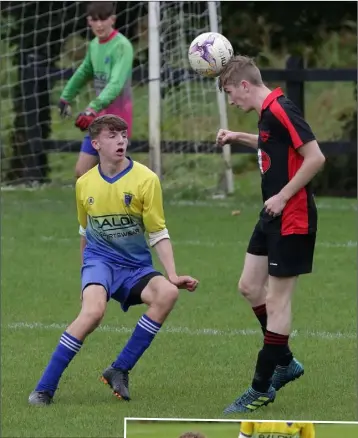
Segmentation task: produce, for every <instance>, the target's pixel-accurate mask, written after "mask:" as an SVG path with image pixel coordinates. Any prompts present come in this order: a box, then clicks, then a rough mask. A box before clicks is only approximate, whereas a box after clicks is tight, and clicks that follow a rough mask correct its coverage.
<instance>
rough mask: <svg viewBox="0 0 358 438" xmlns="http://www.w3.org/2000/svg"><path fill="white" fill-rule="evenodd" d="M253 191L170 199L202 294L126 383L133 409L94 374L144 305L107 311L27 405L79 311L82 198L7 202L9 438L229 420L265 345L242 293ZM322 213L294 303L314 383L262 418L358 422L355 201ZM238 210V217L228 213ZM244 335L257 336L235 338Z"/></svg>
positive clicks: (186, 260)
mask: <svg viewBox="0 0 358 438" xmlns="http://www.w3.org/2000/svg"><path fill="white" fill-rule="evenodd" d="M256 181H257V172H256V171H255V172H254V173H253V177H251V176H250V174H245V175H244V176H243V177H242V180H241V181H240V184H241V185H242V186H241V187H242V191H241V193H240V197H238V198H237V199H236V200H234V199H227V200H225V201H213V200H212V201H206V202H200V203H194V204H192V205H191V204H190V203H175V202H171V201H172V199H171V197H170V196H168V195H167V194H166V195H165V199H166V216H167V223H168V227H169V230H170V233H171V236H172V240H173V244H174V249H175V255H176V262H177V266H178V271H179V272H182V273H189V274H192V275H194V276H197V277H198V278H199V279H200V281H201V284H200V288H199V289H198V291H197V292H196V293H195V294H189V293H187V292H182V293H181V297H180V299H179V301H178V303H177V305H176V307H175V309H174V311H173V312H172V314H171V315H170V318H169V320H168V322H167V324H166V326H165V328H164V330H163V331H162V332H161V333H160V334H159V335H158V337H157V339H156V340H155V342H154V343H153V345H152V347H151V348H150V349H149V350H148V351H147V352H146V353H145V356H144V357H143V359H142V360H141V361H140V362H139V363H138V365H137V366H136V368H135V369H134V371H133V372H132V374H131V393H132V397H133V400H132V401H131V402H130V403H121V402H120V401H118V400H117V399H116V398H115V397H113V396H112V395H111V394H110V392H109V390H108V388H106V387H105V386H103V385H102V384H101V383H100V382H99V376H100V374H101V371H102V370H103V369H104V368H105V367H106V366H107V365H108V364H110V363H111V362H112V361H113V359H114V358H115V356H116V355H117V353H118V352H119V351H120V349H121V348H122V347H123V346H124V343H125V342H126V340H127V339H128V336H129V332H128V331H130V330H131V329H132V328H133V327H134V325H135V324H136V322H137V320H138V318H139V317H140V315H141V314H142V313H143V311H144V307H135V308H133V309H131V310H130V311H129V312H128V314H123V313H122V312H121V310H120V307H119V306H118V305H117V304H116V303H112V302H111V303H110V304H109V308H108V313H107V315H106V317H105V319H104V321H103V326H102V329H101V330H98V331H96V332H95V333H94V334H93V335H91V336H90V338H89V339H88V340H87V341H86V344H85V346H84V348H83V349H82V351H81V353H80V355H79V357H77V358H76V359H75V360H74V362H73V363H72V364H71V366H70V368H69V369H68V370H67V371H66V373H65V374H64V376H63V380H62V382H61V384H60V388H59V391H58V393H57V394H56V398H55V404H54V405H53V406H51V407H50V408H48V409H45V410H42V409H40V410H39V409H33V408H31V407H29V406H28V405H27V397H28V395H29V393H30V392H31V390H32V389H33V388H34V386H35V385H36V382H37V380H38V379H39V377H40V375H41V373H42V371H43V369H44V367H45V366H46V363H47V361H48V360H49V358H50V355H51V354H52V351H53V349H54V347H55V346H56V344H57V342H58V339H59V337H60V335H61V333H62V331H63V330H64V328H65V327H66V324H68V323H70V322H71V321H72V320H73V318H74V317H75V316H76V314H77V312H78V311H79V307H80V302H79V288H80V276H79V275H80V272H79V268H80V266H79V242H78V241H79V239H78V235H77V221H76V212H75V202H74V190H73V188H42V189H40V190H33V191H31V190H23V191H21V190H7V191H5V190H4V191H3V192H2V209H1V211H2V237H1V238H2V295H1V329H2V330H1V342H2V357H1V360H2V362H1V365H2V418H1V424H2V436H4V437H25V436H26V437H33V436H36V437H80V436H81V437H83V436H88V437H90V436H91V437H114V436H121V434H122V430H123V418H124V417H152V418H158V417H160V418H163V417H170V418H173V417H175V418H221V417H222V411H223V409H224V407H226V406H227V405H228V404H229V403H231V402H232V401H233V400H234V399H235V398H236V397H237V396H238V395H239V394H240V393H241V391H243V390H245V389H246V387H247V386H248V384H249V383H250V381H251V378H252V374H253V366H254V363H255V360H256V356H257V352H258V350H259V348H260V345H261V335H260V333H259V327H258V323H257V322H256V320H255V318H254V317H253V315H252V311H251V310H250V308H249V306H248V305H247V303H246V302H245V301H244V299H243V298H242V297H239V296H238V295H237V292H236V282H237V279H238V276H239V273H240V270H241V268H242V265H243V257H244V253H245V250H246V245H247V241H248V239H249V237H250V233H251V231H252V228H253V225H254V224H255V221H256V219H257V213H258V210H259V206H260V201H259V195H258V187H257V186H256V187H255V189H253V187H254V185H255V183H256ZM319 205H321V207H320V222H319V230H320V231H319V235H318V244H317V250H316V257H315V269H314V274H312V275H309V276H304V277H302V278H301V279H300V281H299V287H298V290H297V293H296V295H295V299H294V324H293V328H294V329H295V330H297V332H298V335H297V336H295V337H293V339H292V341H291V344H292V348H293V350H294V353H295V354H296V356H297V357H298V358H299V359H300V360H302V362H303V363H304V365H305V367H306V373H305V376H304V377H303V378H302V379H300V380H299V381H298V382H295V383H294V384H292V385H290V386H288V387H287V388H285V389H284V390H282V392H280V393H279V395H278V397H277V400H276V401H275V403H274V404H272V405H270V406H269V407H268V408H265V409H263V410H260V411H258V412H257V414H255V418H257V419H282V420H285V419H287V418H294V419H295V420H308V421H309V420H327V421H332V420H356V419H357V417H356V415H357V393H356V363H357V349H356V347H357V345H356V294H355V291H356V278H357V275H356V234H355V231H354V230H355V224H356V211H355V208H356V203H355V202H354V201H353V200H352V201H351V200H344V199H319ZM236 209H240V210H241V215H240V216H232V214H231V212H232V210H236ZM342 221H344V224H343V223H342ZM19 323H20V325H19ZM121 327H124V329H121ZM178 328H181V330H178ZM170 329H172V330H170ZM206 329H209V330H206ZM246 329H254V330H257V333H256V334H252V335H250V334H248V335H243V334H242V333H241V334H240V333H239V334H235V333H234V331H235V330H246ZM214 330H217V331H216V332H215V331H214ZM243 417H244V416H242V415H241V416H240V418H243ZM229 418H235V416H232V417H229ZM236 418H237V417H236Z"/></svg>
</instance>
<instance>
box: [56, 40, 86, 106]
mask: <svg viewBox="0 0 358 438" xmlns="http://www.w3.org/2000/svg"><path fill="white" fill-rule="evenodd" d="M92 77H93V68H92V63H91V55H90V49H88V51H87V54H86V57H85V59H84V60H83V62H82V64H81V65H80V66H79V67H78V69H77V70H76V71H75V73H74V74H73V76H72V77H71V79H70V80H69V81H68V82H67V84H66V86H65V88H64V89H63V91H62V94H61V97H60V101H62V102H64V103H67V104H68V103H71V102H72V101H73V100H74V98H75V97H76V96H77V94H78V93H79V92H80V91H81V89H82V88H83V87H84V85H85V84H86V82H87V81H88V80H89V79H91V78H92Z"/></svg>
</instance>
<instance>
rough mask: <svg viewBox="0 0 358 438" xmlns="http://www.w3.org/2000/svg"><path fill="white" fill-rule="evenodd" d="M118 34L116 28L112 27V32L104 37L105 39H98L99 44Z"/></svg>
mask: <svg viewBox="0 0 358 438" xmlns="http://www.w3.org/2000/svg"><path fill="white" fill-rule="evenodd" d="M117 34H118V30H116V29H113V30H112V32H111V33H110V35H109V37H108V38H106V39H105V40H100V39H99V40H98V41H99V43H100V44H105V43H108V41H111V40H113V38H114V37H115V36H116V35H117Z"/></svg>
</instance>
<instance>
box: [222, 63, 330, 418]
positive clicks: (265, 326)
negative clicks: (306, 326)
mask: <svg viewBox="0 0 358 438" xmlns="http://www.w3.org/2000/svg"><path fill="white" fill-rule="evenodd" d="M219 87H220V89H222V90H224V92H225V93H226V94H227V95H228V99H229V103H230V104H231V105H235V106H237V107H239V108H241V109H242V110H243V111H244V112H246V113H248V112H250V111H252V110H255V111H256V112H257V114H258V115H259V123H258V127H259V134H258V135H256V134H249V133H245V132H231V131H228V130H220V131H219V132H218V134H217V144H218V145H221V146H223V145H225V144H226V143H232V142H240V143H243V144H246V145H247V146H250V147H252V148H254V149H257V154H258V164H259V168H260V172H261V177H262V180H261V181H262V182H261V189H262V198H263V204H264V205H263V209H262V210H261V212H260V215H259V219H258V222H257V224H256V226H255V228H254V231H253V234H252V236H251V239H250V241H249V245H248V249H247V253H246V257H245V263H244V268H243V272H242V274H241V278H240V281H239V290H240V291H241V292H242V294H243V295H244V297H245V298H246V299H247V300H248V301H249V303H250V304H251V306H252V308H253V311H254V313H255V314H256V316H257V318H258V320H259V321H260V324H261V326H262V330H263V332H264V345H263V348H262V349H261V351H260V352H259V354H258V358H257V363H256V369H255V374H254V378H253V381H252V385H251V386H250V387H249V389H248V390H247V391H246V392H245V393H244V394H243V395H242V396H240V397H239V398H238V399H237V400H236V401H235V402H234V403H233V404H232V405H230V406H229V407H228V408H227V409H226V410H225V413H231V412H252V411H254V410H256V409H258V408H260V407H261V406H263V405H266V404H268V403H270V402H273V401H274V399H275V397H276V391H277V390H279V389H280V388H282V387H283V386H284V385H285V384H287V383H288V382H291V381H293V380H295V379H296V378H298V377H300V376H301V375H302V374H303V371H304V370H303V367H302V365H301V364H300V363H299V362H298V361H297V360H296V359H295V358H294V357H293V355H292V352H291V351H290V348H289V345H288V340H289V334H290V329H291V299H292V295H293V291H294V289H295V286H296V282H297V278H298V276H299V275H301V274H308V273H310V272H311V271H312V264H313V254H314V248H315V240H316V230H317V210H316V206H315V201H314V197H313V193H312V188H311V184H310V182H311V180H312V178H313V177H314V176H315V175H316V173H317V172H318V171H319V170H320V169H321V167H322V166H323V164H324V161H325V158H324V156H323V154H322V152H321V150H320V148H319V146H318V144H317V141H316V139H315V136H314V135H313V133H312V130H311V128H310V127H309V125H308V124H307V122H306V121H305V120H304V119H303V117H302V115H301V113H300V111H299V109H298V108H297V107H296V106H295V105H294V104H293V103H292V102H291V101H290V100H289V99H287V98H286V97H285V96H284V94H283V92H282V91H281V89H280V88H277V89H275V90H273V91H271V90H270V89H269V88H267V87H266V86H265V85H264V84H263V82H262V78H261V73H260V70H259V69H258V67H257V66H256V65H255V63H254V61H253V60H252V59H250V58H248V57H245V56H235V57H234V58H233V59H231V60H230V61H229V63H228V65H227V67H226V68H225V70H224V71H223V72H222V73H221V75H220V77H219Z"/></svg>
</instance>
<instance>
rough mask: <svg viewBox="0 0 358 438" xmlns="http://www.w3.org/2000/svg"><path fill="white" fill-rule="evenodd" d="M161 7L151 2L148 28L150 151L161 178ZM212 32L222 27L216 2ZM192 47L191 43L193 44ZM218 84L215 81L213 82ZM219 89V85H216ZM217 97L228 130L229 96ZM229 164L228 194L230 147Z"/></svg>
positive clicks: (211, 6)
mask: <svg viewBox="0 0 358 438" xmlns="http://www.w3.org/2000/svg"><path fill="white" fill-rule="evenodd" d="M160 3H161V2H149V5H148V10H149V14H148V27H149V108H148V110H149V151H150V163H151V168H152V170H154V171H155V172H156V173H157V174H158V175H159V176H161V174H162V169H161V159H160V155H161V136H160V130H161V124H160V108H161V96H160V51H161V48H160V26H161V23H160ZM207 7H208V11H209V28H210V31H211V32H216V33H218V32H220V30H219V26H218V15H217V5H216V2H214V1H208V2H207ZM189 44H190V42H189ZM213 84H214V81H213ZM216 85H217V84H216ZM216 96H217V103H218V112H219V120H220V128H222V129H228V119H227V110H226V99H225V95H224V94H223V93H221V92H220V90H219V88H218V87H217V86H216ZM223 158H224V163H225V190H226V193H227V194H232V193H234V180H233V173H232V167H231V147H230V145H229V144H226V145H225V146H224V147H223Z"/></svg>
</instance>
